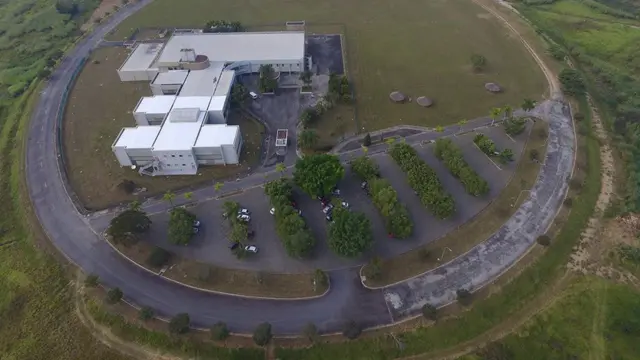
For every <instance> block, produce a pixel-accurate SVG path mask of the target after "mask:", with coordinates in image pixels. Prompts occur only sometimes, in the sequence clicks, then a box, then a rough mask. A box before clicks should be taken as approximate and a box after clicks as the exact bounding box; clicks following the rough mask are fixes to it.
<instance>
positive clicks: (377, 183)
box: [351, 156, 413, 239]
mask: <svg viewBox="0 0 640 360" xmlns="http://www.w3.org/2000/svg"><path fill="white" fill-rule="evenodd" d="M351 169H352V170H353V172H354V173H355V174H356V175H358V176H359V177H360V178H361V179H362V180H365V181H367V184H368V185H367V186H368V190H369V193H370V195H371V199H372V200H373V204H374V205H375V207H376V208H377V209H378V211H379V212H380V215H382V217H383V218H384V219H385V227H386V229H387V231H388V233H389V235H390V236H392V237H394V238H399V239H403V238H406V237H409V236H410V235H411V233H412V232H413V222H412V221H411V218H410V217H409V211H408V210H407V208H406V207H405V206H404V205H402V204H401V203H400V201H398V194H397V193H396V191H395V190H394V189H393V187H392V186H391V184H389V182H388V181H386V180H384V179H381V178H380V177H379V174H380V170H379V169H378V165H377V164H376V163H374V162H373V161H372V160H371V159H369V158H368V157H366V156H363V157H360V158H357V159H355V160H353V161H352V162H351Z"/></svg>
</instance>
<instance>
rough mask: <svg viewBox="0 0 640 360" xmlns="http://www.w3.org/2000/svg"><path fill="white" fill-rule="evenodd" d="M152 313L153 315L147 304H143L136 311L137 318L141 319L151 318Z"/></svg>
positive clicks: (153, 313)
mask: <svg viewBox="0 0 640 360" xmlns="http://www.w3.org/2000/svg"><path fill="white" fill-rule="evenodd" d="M154 315H155V312H154V311H153V309H152V308H150V307H148V306H144V307H142V308H141V309H140V311H138V319H140V320H142V321H148V320H151V319H153V316H154Z"/></svg>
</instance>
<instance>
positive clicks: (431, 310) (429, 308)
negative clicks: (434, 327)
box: [422, 304, 438, 321]
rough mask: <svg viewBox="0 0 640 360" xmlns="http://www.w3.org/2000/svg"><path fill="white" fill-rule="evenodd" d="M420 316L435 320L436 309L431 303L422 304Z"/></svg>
mask: <svg viewBox="0 0 640 360" xmlns="http://www.w3.org/2000/svg"><path fill="white" fill-rule="evenodd" d="M422 316H423V317H424V318H425V319H427V320H431V321H436V320H437V319H438V309H436V307H435V306H433V305H431V304H424V305H422Z"/></svg>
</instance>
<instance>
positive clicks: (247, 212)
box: [238, 208, 251, 215]
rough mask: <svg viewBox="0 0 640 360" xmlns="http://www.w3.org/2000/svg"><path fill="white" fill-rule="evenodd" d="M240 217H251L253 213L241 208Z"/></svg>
mask: <svg viewBox="0 0 640 360" xmlns="http://www.w3.org/2000/svg"><path fill="white" fill-rule="evenodd" d="M238 215H251V211H249V209H245V208H241V209H240V210H238Z"/></svg>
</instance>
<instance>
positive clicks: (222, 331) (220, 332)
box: [209, 321, 230, 341]
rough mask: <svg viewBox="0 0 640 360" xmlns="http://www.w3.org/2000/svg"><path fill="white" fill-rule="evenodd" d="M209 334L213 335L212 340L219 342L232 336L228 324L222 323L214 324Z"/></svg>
mask: <svg viewBox="0 0 640 360" xmlns="http://www.w3.org/2000/svg"><path fill="white" fill-rule="evenodd" d="M209 332H210V333H211V338H212V339H213V340H218V341H220V340H224V339H226V338H228V337H229V335H230V333H229V329H228V328H227V324H226V323H224V322H222V321H218V322H217V323H215V324H213V326H212V327H211V328H210V329H209Z"/></svg>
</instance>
